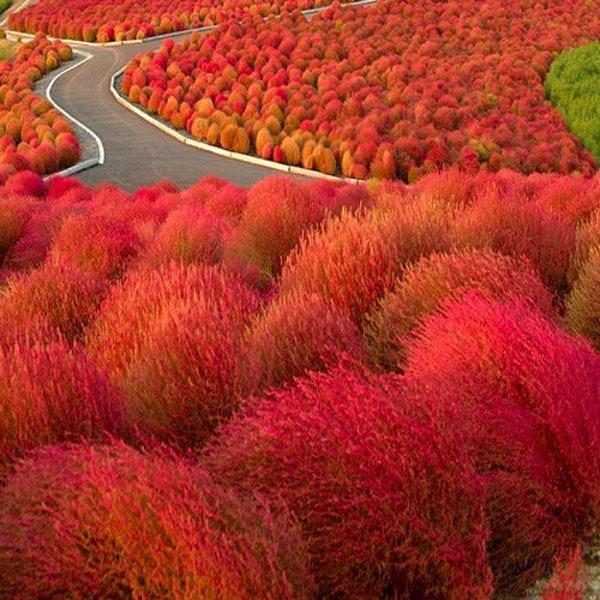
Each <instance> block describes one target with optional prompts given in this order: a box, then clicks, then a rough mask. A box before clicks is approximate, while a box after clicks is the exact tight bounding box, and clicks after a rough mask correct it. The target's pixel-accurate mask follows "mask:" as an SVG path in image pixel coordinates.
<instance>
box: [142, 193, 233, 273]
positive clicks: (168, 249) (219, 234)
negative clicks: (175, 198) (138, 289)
mask: <svg viewBox="0 0 600 600" xmlns="http://www.w3.org/2000/svg"><path fill="white" fill-rule="evenodd" d="M225 228H226V224H225V221H224V219H222V218H220V217H219V216H216V215H214V214H211V213H210V212H209V211H207V210H206V209H204V208H202V207H200V206H193V205H184V206H181V207H179V208H176V209H175V210H173V211H171V212H170V213H169V216H168V217H167V219H166V220H165V222H164V223H163V224H162V225H161V226H160V228H159V230H158V231H157V232H156V235H155V236H154V237H153V239H152V240H151V241H150V242H149V243H148V245H147V247H146V248H145V250H144V251H143V252H142V253H141V255H140V256H139V261H140V262H141V263H143V264H146V265H148V266H154V267H156V266H158V265H161V264H165V263H168V262H170V261H172V260H176V261H180V262H182V263H186V264H190V263H204V264H215V263H218V262H219V261H220V260H221V258H222V255H223V231H224V229H225Z"/></svg>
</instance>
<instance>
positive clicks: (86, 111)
mask: <svg viewBox="0 0 600 600" xmlns="http://www.w3.org/2000/svg"><path fill="white" fill-rule="evenodd" d="M181 35H189V32H187V33H186V34H180V36H181ZM171 37H178V36H177V35H173V36H171ZM161 42H162V40H148V41H147V42H145V43H143V44H132V45H123V46H112V47H98V48H96V47H90V46H86V47H85V51H86V52H88V53H90V54H92V55H93V58H92V59H91V60H88V61H86V62H84V63H82V64H81V65H79V66H78V67H77V68H75V69H72V70H70V71H69V72H67V73H63V74H62V75H61V76H60V77H59V78H58V79H57V80H56V81H55V82H54V84H53V87H52V99H53V101H54V102H55V103H56V104H57V105H58V106H60V107H61V108H62V109H64V110H66V111H68V113H69V114H70V115H72V116H73V117H75V118H76V119H78V120H79V121H81V122H82V123H84V124H85V125H86V126H87V127H89V128H90V129H91V130H92V131H94V132H95V133H96V134H97V135H98V137H99V138H100V139H101V141H102V143H103V145H104V150H105V159H104V164H102V165H96V166H94V167H91V168H89V169H86V170H85V171H81V172H80V173H77V174H76V175H75V177H77V178H78V179H80V180H81V181H82V182H84V183H85V184H87V185H91V186H93V185H96V184H98V183H101V182H105V181H106V182H111V183H114V184H116V185H118V186H119V187H122V188H123V189H126V190H129V191H132V190H134V189H136V188H138V187H141V186H147V185H151V184H153V183H155V182H156V181H159V180H161V179H169V180H170V181H173V182H174V183H176V184H177V185H178V186H180V187H188V186H190V185H192V184H193V183H195V182H196V181H198V179H200V178H201V177H203V176H205V175H216V176H218V177H221V178H223V179H227V180H229V181H232V182H234V183H237V184H239V185H243V186H249V185H251V184H252V183H254V182H256V181H257V180H259V179H262V178H264V177H266V176H267V175H271V174H273V173H274V171H272V170H271V169H269V168H266V167H260V166H257V165H252V164H248V163H244V162H240V161H236V160H233V159H230V158H226V157H222V156H219V155H216V154H212V153H210V152H204V151H202V150H199V149H197V148H193V147H190V146H187V145H185V144H182V143H181V142H179V141H177V140H175V139H173V138H171V137H170V136H168V135H166V134H165V133H163V132H161V131H160V130H159V129H157V128H155V127H153V126H152V125H151V124H150V123H147V122H146V121H144V120H143V119H141V118H140V117H139V116H137V115H136V114H134V113H132V112H131V111H128V110H126V109H124V108H123V107H122V106H121V105H119V104H118V103H117V102H116V101H115V98H114V97H113V96H112V94H111V92H110V80H111V77H112V76H113V74H114V73H115V72H117V71H118V70H119V69H120V68H122V67H123V66H125V64H126V63H127V62H128V61H129V60H130V59H131V58H133V57H134V56H135V55H136V54H137V53H139V52H145V51H147V50H150V49H153V48H157V47H158V46H159V45H160V44H161ZM70 43H71V45H72V46H73V47H74V48H76V47H77V44H76V43H74V42H70Z"/></svg>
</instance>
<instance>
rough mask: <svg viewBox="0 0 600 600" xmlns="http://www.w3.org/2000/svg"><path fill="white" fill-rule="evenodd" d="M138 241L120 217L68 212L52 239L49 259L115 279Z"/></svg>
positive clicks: (137, 244) (134, 250)
mask: <svg viewBox="0 0 600 600" xmlns="http://www.w3.org/2000/svg"><path fill="white" fill-rule="evenodd" d="M139 246H140V241H139V239H138V238H137V236H136V235H135V233H134V232H133V231H132V230H131V229H130V227H129V226H128V225H127V224H126V223H125V222H124V221H123V220H120V219H115V218H109V217H105V216H101V215H85V216H82V215H76V214H74V215H69V216H68V217H66V218H65V219H64V220H63V222H62V224H61V227H60V230H59V231H58V233H57V234H56V237H55V238H54V240H53V243H52V248H51V251H50V256H49V260H50V261H51V262H53V263H56V264H64V263H69V264H71V265H74V266H76V267H78V268H79V269H81V270H83V271H87V272H90V273H95V274H97V275H98V276H102V277H108V278H110V279H117V278H119V277H120V276H121V275H122V274H123V272H124V270H125V267H126V265H127V262H128V261H129V260H130V259H131V258H133V257H134V256H136V254H137V252H138V250H139Z"/></svg>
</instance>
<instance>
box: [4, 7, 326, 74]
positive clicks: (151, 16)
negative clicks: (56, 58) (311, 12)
mask: <svg viewBox="0 0 600 600" xmlns="http://www.w3.org/2000/svg"><path fill="white" fill-rule="evenodd" d="M322 5H323V2H322V0H316V1H314V2H313V1H311V0H299V1H298V2H293V3H291V4H290V3H289V2H287V1H286V0H271V1H270V2H265V3H262V4H260V5H256V4H254V3H252V2H251V1H250V0H244V1H243V2H240V0H235V1H234V0H224V1H222V2H220V3H218V4H214V3H212V2H206V1H203V0H185V1H183V2H180V3H179V4H178V5H177V7H176V8H175V7H174V6H173V5H172V4H171V3H170V2H168V1H167V0H145V1H144V2H140V3H135V4H131V5H118V6H115V5H114V4H112V3H111V2H91V1H90V0H76V1H75V2H73V4H72V5H70V6H69V9H67V8H66V7H65V6H64V4H62V3H61V2H58V1H57V0H43V1H42V2H40V3H39V4H36V5H32V6H29V7H27V8H24V9H22V10H19V11H18V12H13V13H11V14H10V15H9V27H10V29H14V30H17V31H23V32H25V33H32V34H35V33H37V32H38V31H43V32H45V33H46V34H49V35H51V36H52V37H60V38H68V39H72V40H80V41H85V42H98V43H101V44H104V43H107V42H114V41H117V42H124V41H133V40H142V39H145V38H147V37H151V36H155V35H164V34H168V33H173V32H176V31H182V30H185V29H197V28H199V27H210V26H212V25H216V24H217V23H222V22H223V21H224V20H225V19H226V18H227V16H230V17H233V18H235V19H240V18H242V17H243V16H244V15H245V14H251V15H260V16H261V17H267V16H269V15H277V14H279V13H281V12H283V11H286V10H294V9H300V10H307V9H310V8H314V7H315V6H322ZM167 48H169V51H170V52H171V53H172V55H173V56H177V55H178V54H179V52H178V51H177V50H175V49H174V48H173V46H171V47H168V46H167ZM142 76H143V72H142V73H141V75H140V74H138V75H137V77H138V79H137V81H139V82H143V79H140V77H142Z"/></svg>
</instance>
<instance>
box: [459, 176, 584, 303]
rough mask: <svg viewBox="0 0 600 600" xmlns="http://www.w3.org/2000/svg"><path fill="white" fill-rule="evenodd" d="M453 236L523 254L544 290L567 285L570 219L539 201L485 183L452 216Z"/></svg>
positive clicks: (470, 244)
mask: <svg viewBox="0 0 600 600" xmlns="http://www.w3.org/2000/svg"><path fill="white" fill-rule="evenodd" d="M452 240H453V242H454V244H455V246H456V247H457V248H479V249H483V248H487V249H489V250H493V251H495V252H500V253H501V254H506V255H508V256H514V257H520V256H525V257H527V258H528V259H529V261H530V262H531V264H532V265H533V267H535V269H536V270H537V272H538V274H539V276H540V277H541V279H542V281H543V282H544V284H545V285H546V286H547V287H548V289H549V290H551V291H552V292H554V293H563V292H564V291H565V289H566V288H567V271H568V268H569V262H570V259H571V253H572V252H573V249H574V247H575V225H574V224H573V223H571V222H569V220H567V219H566V218H563V217H562V216H560V215H558V214H556V213H553V212H550V211H549V210H547V209H545V208H543V207H542V206H540V205H538V204H535V203H533V202H530V201H528V200H526V199H523V198H514V197H511V196H510V195H505V194H503V193H502V192H499V191H498V190H497V189H495V188H493V187H489V188H486V189H484V190H483V191H482V192H481V193H480V195H479V196H478V198H477V199H476V200H475V202H474V203H473V204H472V205H471V206H470V207H469V208H468V209H467V210H465V211H464V213H463V214H462V215H461V216H459V217H458V218H457V219H456V221H455V222H454V224H453V227H452Z"/></svg>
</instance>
